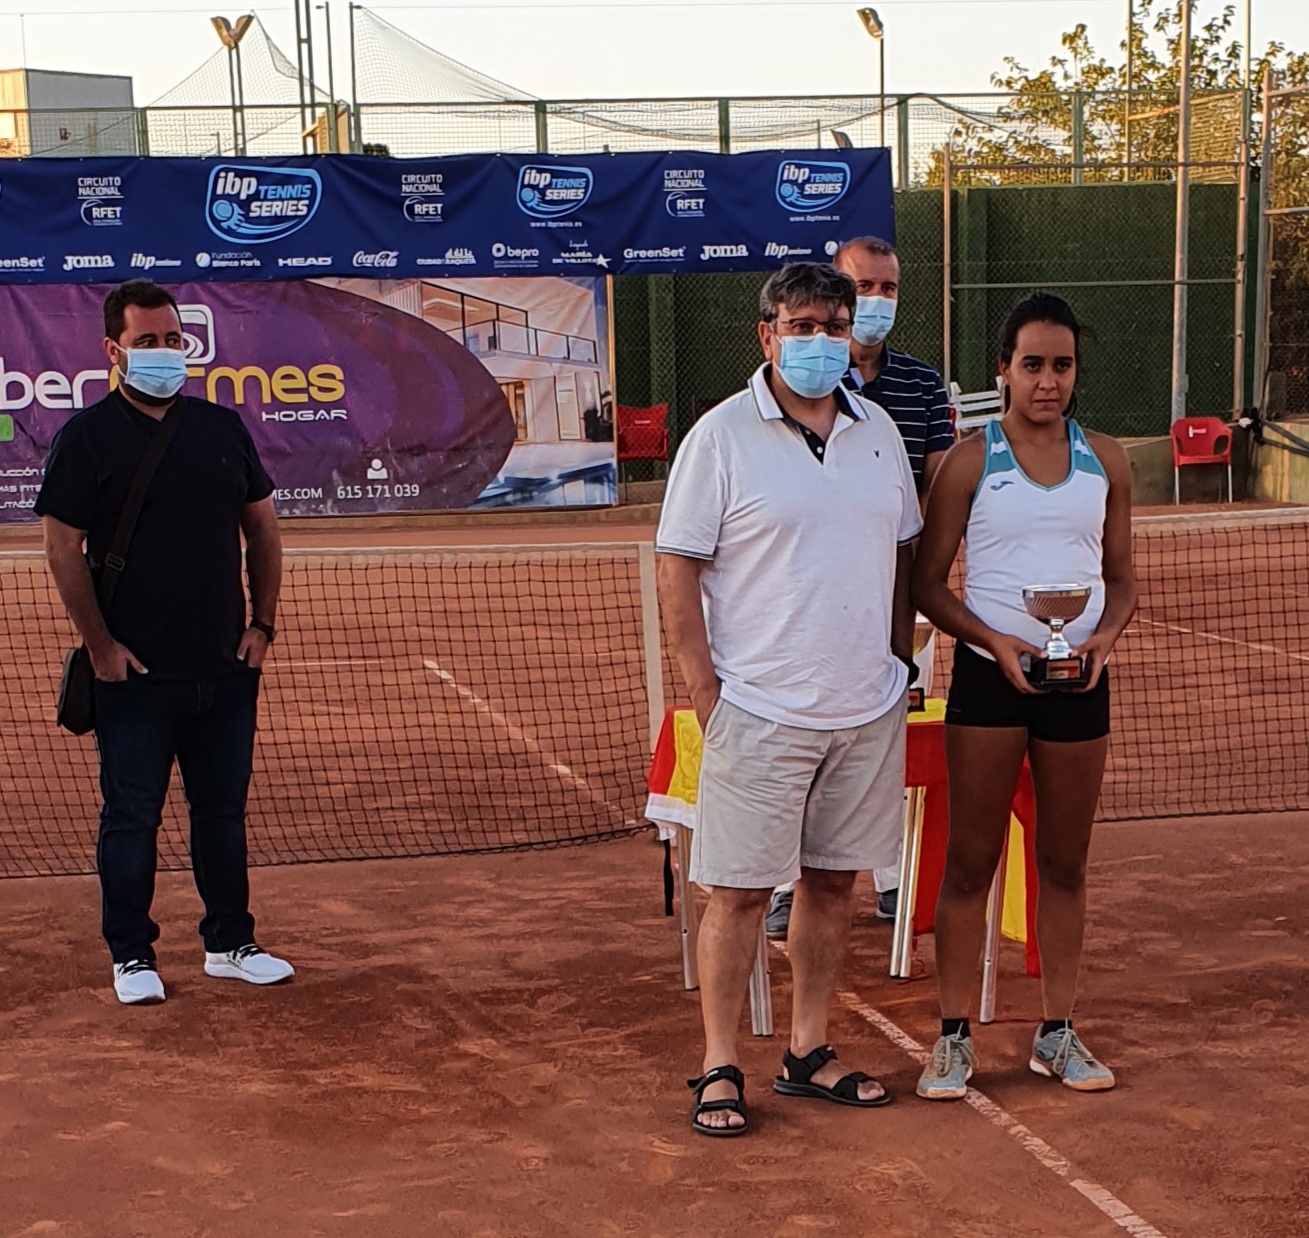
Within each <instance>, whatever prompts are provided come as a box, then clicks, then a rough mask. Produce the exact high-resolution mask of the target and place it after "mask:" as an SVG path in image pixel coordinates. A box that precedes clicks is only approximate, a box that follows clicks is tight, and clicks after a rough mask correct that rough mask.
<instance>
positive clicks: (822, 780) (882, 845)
mask: <svg viewBox="0 0 1309 1238" xmlns="http://www.w3.org/2000/svg"><path fill="white" fill-rule="evenodd" d="M904 750H905V705H904V702H903V701H902V702H900V703H899V704H897V705H895V706H893V707H892V708H891V709H890V710H888V711H887V712H886V713H885V714H883V715H882V716H881V717H880V718H876V719H874V720H873V721H872V722H868V723H865V724H864V725H863V726H859V727H850V728H848V729H846V730H841V731H811V730H807V729H804V728H801V727H794V726H784V725H782V724H781V723H778V722H768V721H767V720H765V719H763V718H758V717H756V716H755V715H754V714H751V713H747V712H746V711H745V710H744V709H740V708H738V707H737V706H735V705H733V704H731V703H730V702H728V701H725V700H723V699H722V698H721V697H720V698H719V700H718V704H717V705H715V706H714V710H713V713H711V714H710V715H709V723H708V725H707V726H706V727H705V739H704V757H703V760H702V761H701V764H700V792H699V797H698V802H697V805H696V828H695V836H694V840H693V842H692V846H691V868H690V878H691V880H692V881H695V882H698V883H699V884H700V885H706V886H731V887H734V888H737V889H769V888H771V887H773V886H778V885H781V884H783V883H784V882H787V881H794V880H795V879H796V878H797V877H799V876H800V869H801V868H823V869H832V870H835V871H838V872H860V871H863V870H865V869H870V868H879V867H882V866H885V865H889V864H893V863H895V861H896V856H897V854H898V849H899V846H900V838H901V835H902V833H903V822H904Z"/></svg>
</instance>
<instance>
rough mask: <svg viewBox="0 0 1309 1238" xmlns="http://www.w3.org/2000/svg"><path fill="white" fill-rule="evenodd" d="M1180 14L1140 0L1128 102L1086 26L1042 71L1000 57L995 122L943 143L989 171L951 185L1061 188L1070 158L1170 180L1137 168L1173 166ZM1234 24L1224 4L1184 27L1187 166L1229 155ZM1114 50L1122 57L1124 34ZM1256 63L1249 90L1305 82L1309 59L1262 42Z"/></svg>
mask: <svg viewBox="0 0 1309 1238" xmlns="http://www.w3.org/2000/svg"><path fill="white" fill-rule="evenodd" d="M1181 16H1182V11H1181V4H1180V3H1164V4H1161V3H1160V2H1159V0H1138V2H1137V5H1136V10H1135V13H1134V21H1133V24H1132V30H1131V39H1132V90H1131V94H1130V97H1129V95H1128V91H1127V66H1126V57H1125V55H1124V56H1123V59H1122V62H1121V63H1115V62H1111V61H1109V60H1107V59H1106V58H1105V57H1103V56H1101V55H1098V54H1097V52H1096V50H1095V48H1094V46H1093V45H1092V43H1091V41H1090V39H1089V37H1088V36H1087V32H1086V26H1085V25H1084V24H1079V25H1077V26H1076V27H1074V29H1073V30H1071V31H1069V32H1068V33H1066V34H1064V35H1063V36H1062V38H1061V40H1060V42H1061V44H1062V54H1061V55H1057V56H1052V57H1051V58H1050V60H1049V63H1048V64H1047V65H1046V67H1045V68H1044V69H1041V70H1038V71H1035V72H1033V71H1029V70H1028V69H1027V68H1026V67H1025V66H1023V65H1022V64H1020V63H1019V62H1018V61H1017V60H1015V59H1014V58H1012V57H1009V58H1006V60H1005V69H1004V71H1003V72H1000V73H995V74H993V75H992V77H991V81H992V83H993V84H994V85H995V87H996V88H997V89H998V90H1002V91H1004V92H1005V93H1006V94H1007V95H1008V96H1009V98H1008V99H1007V100H1005V101H1004V102H1003V103H1001V104H1000V106H999V107H998V108H997V109H996V110H995V112H994V113H993V114H992V115H989V116H986V115H981V114H977V113H974V114H968V113H964V114H961V115H960V117H959V120H958V123H957V124H956V125H955V127H954V130H953V132H952V134H951V138H950V147H951V159H952V161H953V162H954V163H955V164H962V165H969V164H985V165H994V166H989V167H988V169H987V170H985V171H983V170H980V169H979V170H977V171H975V172H965V173H964V174H963V176H962V177H960V178H956V179H958V180H959V183H961V184H963V183H971V184H977V183H982V184H1031V183H1038V182H1043V183H1047V184H1048V183H1059V182H1061V181H1067V180H1070V179H1072V173H1071V169H1069V168H1067V165H1069V164H1071V163H1073V162H1074V161H1075V156H1076V155H1080V160H1079V161H1080V162H1081V163H1083V164H1089V165H1097V164H1126V163H1129V162H1130V163H1131V164H1132V165H1133V167H1132V170H1131V173H1130V179H1133V180H1138V179H1163V180H1170V179H1172V175H1173V173H1172V170H1171V169H1166V168H1165V169H1158V168H1156V169H1150V168H1148V167H1142V166H1141V165H1150V164H1168V163H1174V162H1175V161H1176V159H1177V97H1178V89H1177V87H1178V75H1177V51H1178V47H1179V45H1180V43H1181ZM1234 21H1235V9H1234V7H1233V6H1231V5H1228V6H1227V7H1226V8H1224V9H1223V11H1222V13H1221V14H1219V15H1218V16H1216V17H1213V18H1211V19H1210V20H1209V21H1208V22H1206V23H1205V24H1204V25H1203V26H1201V27H1200V28H1199V29H1198V30H1194V29H1193V30H1192V37H1191V48H1192V58H1191V87H1192V97H1193V110H1192V159H1193V160H1194V161H1197V162H1214V163H1228V164H1233V163H1235V162H1236V160H1237V157H1238V147H1239V141H1240V131H1241V115H1242V106H1243V98H1242V96H1243V91H1242V69H1243V65H1242V56H1243V52H1244V49H1243V47H1242V45H1241V44H1240V42H1239V41H1237V40H1236V39H1235V37H1234V35H1233V30H1232V27H1233V24H1234ZM1118 50H1119V52H1120V53H1125V51H1126V40H1125V39H1124V41H1123V43H1121V44H1120V45H1119V49H1118ZM1253 68H1254V81H1255V82H1256V84H1257V83H1259V82H1261V81H1262V80H1263V74H1264V72H1265V70H1267V69H1269V68H1271V69H1274V70H1276V71H1277V73H1278V74H1279V77H1280V79H1281V81H1282V83H1283V84H1288V85H1303V84H1306V83H1309V53H1303V52H1299V53H1290V52H1288V51H1287V49H1286V48H1285V46H1283V45H1282V44H1280V43H1276V42H1274V43H1270V44H1269V45H1268V48H1267V50H1266V51H1265V52H1264V54H1263V55H1262V56H1260V57H1258V58H1257V59H1256V60H1255V62H1254V66H1253ZM1255 106H1256V107H1257V104H1255ZM1296 129H1297V130H1298V131H1299V132H1297V134H1296V135H1295V138H1292V137H1290V136H1288V137H1287V141H1288V143H1290V142H1293V141H1295V140H1297V139H1303V138H1304V137H1305V136H1306V133H1305V132H1304V131H1303V129H1302V127H1301V126H1300V125H1298V124H1297V126H1296ZM1257 136H1258V135H1257V134H1256V142H1257ZM1129 142H1130V149H1129ZM1303 148H1304V142H1303V141H1300V149H1301V150H1303ZM1290 149H1291V148H1290V146H1288V148H1287V153H1288V154H1289V153H1290ZM942 155H943V152H942V151H940V150H937V151H934V152H933V153H932V160H931V167H930V170H929V174H928V182H929V183H932V184H940V183H941V180H942ZM1256 156H1257V145H1256ZM1034 165H1035V166H1034ZM1052 165H1053V167H1052ZM1054 168H1059V169H1061V170H1060V171H1058V172H1056V171H1054V170H1053V169H1054ZM1212 171H1213V172H1216V173H1217V175H1211V176H1210V179H1223V180H1230V179H1232V178H1233V174H1232V173H1231V172H1230V171H1229V172H1227V173H1226V174H1223V173H1222V172H1221V171H1220V170H1218V169H1214V170H1212ZM1198 175H1200V176H1201V177H1203V176H1204V171H1203V170H1198ZM1083 179H1084V180H1086V181H1102V180H1123V179H1129V176H1128V174H1127V171H1126V169H1124V168H1122V167H1104V168H1096V167H1094V166H1091V167H1088V168H1086V169H1085V170H1084V173H1083Z"/></svg>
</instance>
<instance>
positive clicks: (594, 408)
mask: <svg viewBox="0 0 1309 1238" xmlns="http://www.w3.org/2000/svg"><path fill="white" fill-rule="evenodd" d="M106 291H107V288H105V287H104V286H96V285H80V286H78V285H62V286H53V287H50V286H46V287H41V286H16V285H10V286H3V285H0V522H14V521H22V520H30V519H31V518H32V514H31V510H30V509H31V506H32V504H33V502H34V501H35V499H36V493H37V491H38V489H39V488H40V482H41V476H42V472H43V467H44V462H45V457H46V453H47V451H48V450H49V447H50V442H51V440H52V439H53V438H54V436H55V434H56V432H57V431H58V429H59V427H60V426H62V425H63V423H64V422H65V421H66V420H67V419H68V418H69V417H71V416H73V415H74V414H75V413H76V411H77V410H78V409H81V408H85V407H87V406H89V405H91V404H94V403H95V402H96V401H97V400H99V399H101V398H103V396H104V395H105V394H106V392H107V391H108V390H109V384H110V381H111V375H110V366H109V363H108V360H107V359H106V357H105V354H104V350H103V348H102V346H101V338H102V327H101V303H102V301H103V298H104V295H105V292H106ZM171 291H172V292H173V293H174V295H175V296H176V297H177V299H178V302H179V304H180V306H181V310H182V321H183V328H184V331H185V335H186V345H187V359H188V368H189V372H190V375H191V377H190V379H189V380H188V382H187V386H186V391H187V393H188V394H191V395H195V396H198V397H203V398H206V399H209V400H213V401H215V402H216V403H219V404H225V405H227V406H229V407H233V408H237V409H239V410H240V411H241V413H242V415H243V416H244V418H245V421H246V424H247V426H248V427H249V429H250V432H251V434H252V435H253V437H254V440H255V443H256V445H257V446H258V448H259V452H260V455H261V457H262V458H263V461H264V464H265V467H266V468H267V469H268V471H269V473H270V474H271V475H272V477H273V480H274V483H275V484H276V486H277V493H276V501H277V506H278V510H279V511H280V512H282V513H283V514H284V515H353V514H368V513H375V512H403V511H424V510H436V509H450V508H466V507H485V506H504V505H507V504H514V505H535V506H540V505H556V504H558V505H563V504H568V505H576V504H586V503H609V502H613V500H614V491H615V484H616V483H615V477H616V473H615V466H614V449H613V443H612V441H611V434H610V433H609V432H608V430H607V427H608V426H609V425H611V424H612V420H611V418H609V417H607V416H606V414H607V412H608V407H607V406H608V405H609V404H610V403H611V400H612V397H611V395H610V384H609V381H608V364H607V358H608V349H607V340H606V339H605V337H604V331H605V327H606V325H607V307H606V306H605V304H604V283H603V281H599V280H593V279H585V280H577V279H562V278H551V277H547V278H536V279H479V280H471V279H470V280H435V281H427V280H363V279H339V280H322V281H313V282H286V283H245V284H179V285H173V286H172V287H171Z"/></svg>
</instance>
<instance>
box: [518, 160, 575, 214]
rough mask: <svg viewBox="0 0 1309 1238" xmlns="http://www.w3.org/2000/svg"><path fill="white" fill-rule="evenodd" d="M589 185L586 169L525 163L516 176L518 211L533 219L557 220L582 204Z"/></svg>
mask: <svg viewBox="0 0 1309 1238" xmlns="http://www.w3.org/2000/svg"><path fill="white" fill-rule="evenodd" d="M592 185H593V179H592V176H591V170H590V169H589V168H563V167H544V166H542V165H541V164H535V163H529V164H528V165H527V166H526V167H524V168H523V169H522V170H521V171H520V172H519V173H518V209H519V210H521V211H523V212H524V213H525V214H527V215H531V216H532V217H533V218H534V219H558V218H559V216H561V215H570V214H572V212H573V211H575V210H577V208H578V207H580V206H583V205H585V203H586V200H587V199H588V198H589V197H590V196H591V189H592Z"/></svg>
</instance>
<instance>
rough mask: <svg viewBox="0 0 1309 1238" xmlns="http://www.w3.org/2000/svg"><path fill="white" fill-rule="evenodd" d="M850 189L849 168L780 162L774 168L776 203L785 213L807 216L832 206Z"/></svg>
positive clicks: (835, 164) (800, 161)
mask: <svg viewBox="0 0 1309 1238" xmlns="http://www.w3.org/2000/svg"><path fill="white" fill-rule="evenodd" d="M849 188H850V165H849V164H847V163H817V162H811V161H809V160H803V161H802V160H798V159H783V160H782V162H781V163H780V164H779V165H778V168H777V201H778V204H779V205H781V206H783V207H785V208H786V209H787V210H788V211H799V212H800V213H802V214H806V215H808V214H811V213H812V212H814V211H822V210H826V209H827V208H828V207H830V206H833V205H835V204H836V203H837V202H839V201H840V200H841V199H842V198H843V197H844V196H845V191H846V190H847V189H849Z"/></svg>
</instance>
